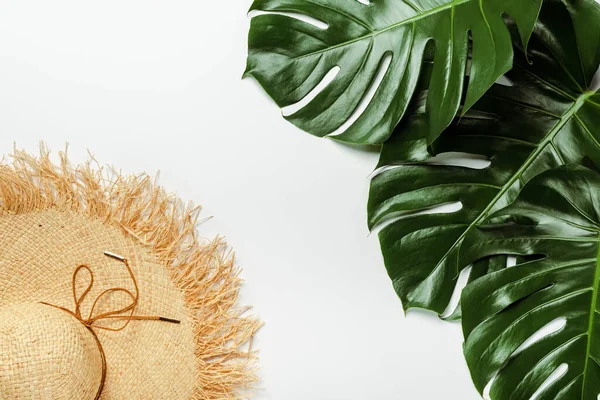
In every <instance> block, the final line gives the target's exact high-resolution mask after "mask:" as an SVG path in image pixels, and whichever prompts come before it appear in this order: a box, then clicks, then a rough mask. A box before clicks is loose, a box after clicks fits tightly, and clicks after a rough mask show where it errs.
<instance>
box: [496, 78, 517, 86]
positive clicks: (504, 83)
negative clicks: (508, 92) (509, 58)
mask: <svg viewBox="0 0 600 400" xmlns="http://www.w3.org/2000/svg"><path fill="white" fill-rule="evenodd" d="M496 84H498V85H501V86H508V87H513V86H515V83H514V82H513V81H512V79H510V78H509V77H508V76H506V75H502V76H501V77H500V78H498V80H497V81H496Z"/></svg>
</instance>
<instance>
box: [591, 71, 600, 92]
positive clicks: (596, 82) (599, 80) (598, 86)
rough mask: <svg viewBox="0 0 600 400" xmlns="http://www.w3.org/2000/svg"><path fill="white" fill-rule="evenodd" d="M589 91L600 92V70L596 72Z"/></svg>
mask: <svg viewBox="0 0 600 400" xmlns="http://www.w3.org/2000/svg"><path fill="white" fill-rule="evenodd" d="M590 90H591V91H592V92H596V91H598V90H600V68H598V71H596V75H594V77H593V78H592V83H591V84H590Z"/></svg>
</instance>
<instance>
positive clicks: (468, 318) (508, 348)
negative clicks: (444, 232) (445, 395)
mask: <svg viewBox="0 0 600 400" xmlns="http://www.w3.org/2000/svg"><path fill="white" fill-rule="evenodd" d="M599 194H600V175H598V172H597V171H593V170H590V169H587V168H584V167H581V166H563V167H559V168H557V169H554V170H551V171H547V172H545V173H543V174H541V175H539V176H537V177H536V178H534V179H533V180H531V181H530V182H529V183H528V184H527V185H526V186H525V188H524V189H523V191H522V192H521V194H520V195H519V197H518V198H517V200H516V201H515V202H514V203H513V204H511V205H510V206H509V207H507V208H505V209H504V210H501V211H500V212H498V213H497V214H495V215H493V216H492V221H493V220H494V219H496V218H498V219H501V220H503V221H511V222H512V223H511V224H506V223H504V224H501V225H492V226H485V227H484V228H482V229H477V230H475V231H473V232H472V233H471V234H470V235H469V236H468V237H467V238H466V240H465V243H464V246H463V254H462V257H461V259H462V260H463V262H465V263H466V262H469V261H471V260H473V259H477V258H478V257H481V256H486V257H487V256H489V255H493V254H516V255H521V256H528V257H530V258H531V257H534V258H535V259H533V260H531V261H528V262H524V263H521V264H518V265H516V266H515V267H512V268H507V269H504V270H502V271H499V272H495V273H491V274H489V275H486V276H485V277H483V278H480V279H478V280H476V281H475V282H473V283H472V284H470V285H469V286H467V288H466V289H465V290H464V291H463V298H462V304H463V310H464V315H463V329H464V334H465V338H466V343H465V355H466V358H467V362H468V364H469V368H470V370H471V374H472V377H473V381H474V382H475V385H476V386H477V389H478V390H479V391H480V392H482V391H483V390H484V387H485V386H486V385H487V384H488V382H489V381H490V380H491V379H492V377H494V376H495V379H494V382H493V384H492V386H491V391H490V395H491V398H492V399H494V400H529V399H530V398H531V397H532V396H533V395H534V394H537V397H536V398H537V399H538V400H546V399H547V400H549V399H553V400H571V399H572V400H597V398H598V395H599V394H600V301H599V300H600V298H599V296H598V294H599V292H600V286H599V285H600V254H599V251H600V245H599V241H600V197H599ZM557 321H566V322H563V324H562V326H561V324H558V325H557V327H556V328H554V329H553V330H550V331H548V332H547V335H546V336H542V337H539V336H540V335H538V337H535V336H534V339H530V338H531V337H532V336H533V335H534V334H535V333H536V332H538V331H539V330H541V329H542V328H544V327H546V326H548V325H549V324H551V323H552V322H557ZM562 365H565V366H566V367H567V368H566V371H565V372H563V373H562V375H560V374H556V376H557V379H556V380H554V381H549V378H550V377H551V376H552V374H553V373H554V372H555V371H557V370H558V369H559V367H561V366H562ZM563 370H564V368H563ZM498 371H499V372H498ZM545 382H546V385H548V384H549V386H547V387H546V388H545V389H542V390H541V391H540V388H542V384H544V383H545Z"/></svg>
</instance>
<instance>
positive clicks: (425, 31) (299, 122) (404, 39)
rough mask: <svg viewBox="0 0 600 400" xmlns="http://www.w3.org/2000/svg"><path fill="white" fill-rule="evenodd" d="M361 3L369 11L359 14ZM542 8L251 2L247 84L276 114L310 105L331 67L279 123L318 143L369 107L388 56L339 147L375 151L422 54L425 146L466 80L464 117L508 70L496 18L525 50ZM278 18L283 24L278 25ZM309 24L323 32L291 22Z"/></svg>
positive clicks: (463, 0)
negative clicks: (253, 84) (429, 54)
mask: <svg viewBox="0 0 600 400" xmlns="http://www.w3.org/2000/svg"><path fill="white" fill-rule="evenodd" d="M364 3H368V4H364ZM541 3H542V0H485V1H482V0H410V1H409V0H395V1H389V0H370V1H363V2H359V1H358V0H256V1H255V2H254V4H253V5H252V8H251V11H255V12H258V11H261V12H267V14H261V15H258V16H256V17H254V18H253V19H252V22H251V27H250V33H249V44H248V47H249V50H248V53H249V54H248V65H247V70H246V73H245V76H253V77H255V78H256V79H257V80H258V81H259V83H260V84H261V85H262V86H263V88H264V89H265V90H266V91H267V93H268V94H269V95H270V96H271V97H272V98H273V99H274V100H275V102H276V103H277V104H278V105H279V106H280V107H285V106H290V105H293V104H295V103H298V102H299V101H301V100H302V99H303V98H304V97H305V96H307V95H308V94H309V93H310V92H311V91H312V90H313V89H314V88H315V87H317V85H318V84H319V83H320V82H321V81H322V80H323V78H324V77H325V76H326V75H327V74H328V73H329V72H330V71H331V70H332V69H333V68H335V67H339V68H340V71H339V73H338V74H337V76H336V77H335V79H334V80H333V81H332V82H331V83H330V84H329V85H327V87H326V88H325V89H324V90H323V91H322V92H320V93H319V94H318V95H317V96H316V98H314V100H312V101H311V102H310V103H309V104H308V105H306V106H305V107H303V108H301V109H300V110H299V111H297V112H295V113H293V114H292V115H289V116H287V117H286V118H287V119H288V120H289V121H291V122H292V123H293V124H295V125H296V126H298V127H300V128H301V129H303V130H305V131H307V132H309V133H311V134H313V135H316V136H321V137H323V136H326V135H330V134H332V133H335V132H336V130H338V129H339V128H340V127H341V126H342V125H343V124H344V123H346V121H347V120H348V119H349V118H350V117H351V116H352V114H353V112H354V111H355V110H356V109H357V108H358V107H359V105H360V102H361V100H363V99H365V98H367V93H368V92H369V89H370V88H371V85H372V83H373V82H374V81H375V80H376V76H377V73H378V70H379V69H380V67H381V66H382V65H383V63H384V59H385V58H386V56H391V62H390V64H389V67H388V69H387V71H386V73H385V76H384V77H383V80H382V81H381V84H380V86H379V87H378V89H377V91H376V92H375V94H374V97H373V98H372V100H371V102H370V103H369V105H368V107H367V108H366V109H365V110H364V112H363V113H362V114H361V115H360V116H359V117H358V119H357V120H356V121H355V122H354V123H353V124H352V125H351V126H350V127H349V128H348V129H347V130H345V131H344V132H343V133H340V134H338V135H336V136H335V138H336V139H337V140H341V141H346V142H353V143H361V144H367V143H382V142H383V141H385V140H386V139H387V138H388V137H389V136H390V134H391V132H392V131H393V129H394V127H395V126H396V125H397V123H398V122H399V121H400V119H401V118H402V116H403V114H404V112H405V111H406V108H407V105H408V103H409V101H410V99H411V96H412V94H413V92H414V90H415V87H416V84H417V80H418V78H419V74H420V70H421V65H422V62H423V57H424V54H425V52H426V51H427V50H428V45H429V44H430V43H431V44H432V46H433V47H434V48H433V52H434V55H433V57H434V59H435V66H434V68H433V73H432V77H431V84H430V91H429V95H428V101H427V110H428V113H429V133H428V137H429V139H430V141H433V139H435V137H437V135H438V134H439V133H440V132H441V131H442V130H443V129H444V128H445V127H446V126H448V124H449V123H450V122H451V121H452V119H453V118H454V116H455V115H456V113H457V111H458V109H459V105H460V100H461V94H462V91H463V87H464V86H465V73H466V71H467V58H468V57H467V54H468V52H469V37H471V38H472V61H471V66H470V79H469V82H468V92H467V96H466V101H465V103H464V109H465V110H466V109H468V108H469V107H470V106H471V105H472V104H474V103H475V101H477V100H478V99H479V98H480V97H481V95H483V93H484V92H485V91H486V90H487V89H488V88H489V87H490V86H491V85H492V84H493V83H494V81H495V80H496V79H497V78H498V77H500V76H501V75H502V74H504V73H505V72H506V71H507V70H508V69H510V67H511V66H512V56H513V50H512V42H511V38H510V35H509V32H508V30H507V28H506V26H505V24H504V21H503V15H504V14H508V15H510V17H511V18H513V19H514V20H515V21H516V23H517V25H518V27H519V30H520V33H521V38H522V41H523V43H527V40H528V38H529V36H530V34H531V31H532V29H533V26H534V24H535V21H536V18H537V16H538V13H539V9H540V5H541ZM282 14H283V15H282ZM290 14H292V15H293V14H302V15H304V16H309V17H312V18H314V19H316V20H318V21H320V22H321V23H324V24H326V28H324V27H323V26H316V25H315V24H310V23H307V22H304V21H302V20H299V19H296V18H292V17H291V16H290Z"/></svg>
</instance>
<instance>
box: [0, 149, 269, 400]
mask: <svg viewBox="0 0 600 400" xmlns="http://www.w3.org/2000/svg"><path fill="white" fill-rule="evenodd" d="M60 156H61V158H60V159H61V162H60V164H59V165H54V164H52V163H51V161H50V158H49V154H48V152H47V151H46V150H45V149H44V147H42V152H41V155H40V157H37V158H36V157H32V156H30V155H28V154H26V153H23V152H19V151H15V153H14V154H13V161H12V163H10V164H2V165H0V342H1V344H0V351H1V353H0V354H1V356H0V357H1V358H0V362H1V363H2V365H0V398H11V399H46V398H52V399H54V398H56V399H60V398H65V399H73V398H78V399H88V398H90V399H93V398H94V395H95V393H96V392H95V391H97V388H98V379H99V375H98V371H99V370H100V369H101V363H100V362H99V358H98V357H99V351H98V348H97V344H96V343H95V341H94V340H95V339H94V338H93V336H92V335H91V334H90V333H89V332H86V330H87V328H85V327H84V326H83V325H82V324H81V323H80V322H79V321H77V320H76V319H75V318H73V317H72V316H70V315H68V314H67V313H65V312H64V311H61V310H57V309H53V308H52V307H49V306H46V305H41V304H33V305H32V304H23V303H38V302H47V303H50V304H53V305H57V306H62V307H65V308H67V309H70V310H72V309H73V307H74V304H73V295H72V292H71V279H72V275H73V271H74V269H75V267H76V266H78V265H79V264H86V265H89V266H90V268H91V269H92V270H93V273H94V286H93V288H92V291H91V292H90V293H89V296H88V297H87V299H86V300H85V301H84V303H83V305H82V314H83V315H87V313H88V312H89V310H90V308H91V305H92V304H91V303H93V300H94V299H95V298H96V297H97V296H98V295H99V294H100V293H101V292H102V291H104V290H106V289H109V288H114V287H125V288H128V289H130V290H133V287H132V283H131V281H130V280H129V278H128V272H127V270H126V269H125V268H124V267H123V264H121V263H119V262H118V261H115V260H114V259H111V258H108V257H106V256H104V255H103V253H104V251H106V250H108V251H111V252H114V253H116V254H120V255H122V256H124V257H126V258H128V259H129V263H130V264H131V268H132V270H133V272H134V273H135V276H136V278H137V282H138V285H139V295H140V296H139V304H138V306H137V308H136V311H135V313H136V314H137V315H160V316H164V317H168V318H174V319H178V320H181V324H177V325H176V324H168V323H161V322H158V321H132V322H131V323H130V324H129V325H128V326H127V328H126V329H124V330H123V331H119V332H111V331H103V330H97V331H95V332H96V333H97V336H98V339H99V340H100V342H101V343H102V346H103V348H104V351H105V354H106V362H107V367H108V372H107V376H106V384H105V386H104V389H103V391H102V396H101V399H105V400H112V399H237V398H241V397H242V396H244V395H245V394H246V393H247V392H246V390H247V389H249V388H251V386H252V384H253V383H254V382H255V381H256V375H255V368H256V357H255V354H254V352H253V351H252V348H251V342H252V337H253V335H254V334H255V332H256V330H257V329H258V328H259V327H260V322H259V321H257V320H256V319H254V318H252V317H248V316H246V315H247V308H242V307H238V306H236V302H237V297H238V291H239V286H240V280H239V278H238V270H237V269H236V268H235V267H234V264H233V259H232V257H229V256H228V253H226V249H225V246H224V244H223V243H222V242H221V241H220V240H216V241H213V242H207V243H201V242H200V241H199V240H198V238H197V234H196V221H197V216H198V212H199V210H198V209H197V208H193V207H191V206H184V205H183V204H182V203H181V202H180V201H179V200H177V199H176V198H174V197H173V196H170V195H168V194H167V193H166V192H165V191H164V190H163V189H162V188H160V187H157V186H156V185H155V184H154V182H153V181H152V180H151V179H150V178H149V177H148V176H146V175H140V176H134V177H123V176H121V175H119V174H114V173H113V172H111V171H105V170H103V169H102V168H100V167H98V166H97V165H96V164H92V163H86V164H84V165H81V166H71V165H70V164H69V163H68V160H67V158H66V155H65V154H64V153H61V154H60ZM82 275H85V274H82ZM87 284H88V281H86V279H82V280H81V281H78V282H77V287H78V292H79V293H81V291H83V290H84V289H85V287H86V286H87ZM128 301H130V299H128V298H127V296H124V295H123V293H114V294H113V295H111V296H109V297H107V298H103V300H102V301H101V302H100V303H99V305H98V306H97V307H98V310H97V311H98V312H104V311H110V310H114V309H118V308H120V307H123V306H124V305H126V304H127V303H128ZM61 313H62V314H64V315H61ZM113 323H114V326H115V327H117V326H119V325H121V324H122V322H119V321H108V322H106V321H103V322H102V325H104V326H112V324H113ZM16 330H21V331H22V332H24V333H23V334H22V335H17V336H15V335H14V332H15V331H16ZM11 341H12V342H14V343H11ZM9 349H10V350H9ZM31 382H33V384H32V383H31ZM90 388H91V389H90ZM10 390H13V391H14V390H17V391H19V392H18V393H17V392H10ZM36 390H39V392H38V393H36V392H35V391H36ZM52 391H54V392H52ZM78 391H81V392H78ZM90 391H91V392H90ZM88 392H89V393H91V394H89V393H88ZM48 393H52V395H49V394H48Z"/></svg>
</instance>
